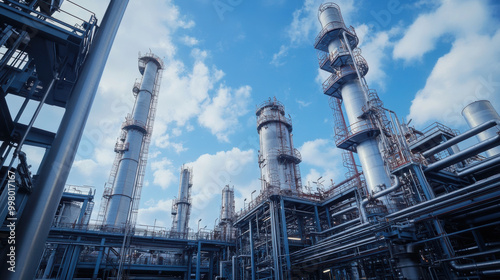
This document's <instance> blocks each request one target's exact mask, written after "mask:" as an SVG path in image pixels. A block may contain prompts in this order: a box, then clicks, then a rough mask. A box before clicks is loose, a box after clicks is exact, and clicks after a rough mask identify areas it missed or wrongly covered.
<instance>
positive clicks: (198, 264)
mask: <svg viewBox="0 0 500 280" xmlns="http://www.w3.org/2000/svg"><path fill="white" fill-rule="evenodd" d="M200 266H201V241H198V253H197V257H196V280H200V279H201V270H200V269H201V267H200Z"/></svg>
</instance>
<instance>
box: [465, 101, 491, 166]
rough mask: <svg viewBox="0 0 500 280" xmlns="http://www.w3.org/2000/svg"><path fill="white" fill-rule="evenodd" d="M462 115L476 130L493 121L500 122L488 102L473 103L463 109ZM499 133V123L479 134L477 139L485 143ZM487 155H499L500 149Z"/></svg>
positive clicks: (487, 152) (489, 151) (488, 152)
mask: <svg viewBox="0 0 500 280" xmlns="http://www.w3.org/2000/svg"><path fill="white" fill-rule="evenodd" d="M462 115H463V116H464V118H465V120H466V121H467V124H468V125H469V127H471V128H474V127H476V126H479V125H481V124H483V123H486V122H488V121H491V120H496V121H498V122H500V116H499V115H498V113H497V111H496V110H495V108H493V106H492V105H491V103H490V102H489V101H488V100H479V101H476V102H472V103H471V104H469V105H467V106H466V107H465V108H464V109H463V111H462ZM498 133H500V125H498V123H497V125H496V126H495V127H492V128H490V129H488V130H486V131H483V132H481V133H479V134H478V135H477V138H478V139H479V141H484V140H486V139H488V138H491V137H494V136H495V135H498ZM486 154H487V155H488V156H489V157H493V156H495V155H498V154H500V147H495V148H492V149H489V150H488V151H486Z"/></svg>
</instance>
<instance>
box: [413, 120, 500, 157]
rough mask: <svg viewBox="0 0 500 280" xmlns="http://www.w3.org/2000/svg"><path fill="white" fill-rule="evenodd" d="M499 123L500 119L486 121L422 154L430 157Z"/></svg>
mask: <svg viewBox="0 0 500 280" xmlns="http://www.w3.org/2000/svg"><path fill="white" fill-rule="evenodd" d="M497 125H500V121H498V120H491V121H489V122H485V123H483V124H481V125H478V126H476V127H474V128H471V129H469V130H468V131H466V132H464V133H462V134H460V135H457V136H455V137H453V138H451V139H450V140H448V141H446V142H444V143H443V144H441V145H439V146H436V147H434V148H432V149H430V150H428V151H426V152H424V153H422V155H423V156H424V157H426V158H427V157H430V156H432V155H434V154H437V153H439V152H441V151H443V150H445V149H447V148H449V147H451V146H453V145H455V144H458V143H460V142H462V141H464V140H465V139H469V138H471V137H472V136H474V135H477V134H478V133H480V132H483V131H485V130H487V129H489V128H492V127H494V126H497Z"/></svg>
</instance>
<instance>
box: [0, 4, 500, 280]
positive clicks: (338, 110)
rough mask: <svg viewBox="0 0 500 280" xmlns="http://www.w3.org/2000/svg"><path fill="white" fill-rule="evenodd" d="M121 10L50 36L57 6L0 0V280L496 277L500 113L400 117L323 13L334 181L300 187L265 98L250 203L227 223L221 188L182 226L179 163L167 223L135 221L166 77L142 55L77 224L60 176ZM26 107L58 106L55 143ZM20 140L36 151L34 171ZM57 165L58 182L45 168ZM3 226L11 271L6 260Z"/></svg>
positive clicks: (185, 196)
mask: <svg viewBox="0 0 500 280" xmlns="http://www.w3.org/2000/svg"><path fill="white" fill-rule="evenodd" d="M126 2H127V1H114V0H112V1H111V3H110V6H109V7H108V11H107V13H106V15H105V16H104V20H103V22H102V23H101V24H100V26H99V31H98V32H96V31H95V27H96V22H95V19H94V18H93V17H92V16H91V19H90V20H89V21H85V22H83V23H80V24H79V25H68V24H63V25H64V26H66V27H65V28H63V29H64V30H62V29H60V28H55V27H54V26H52V24H51V23H50V22H52V21H54V19H52V16H53V13H54V12H55V11H59V10H60V1H52V2H51V3H52V4H50V5H49V4H48V2H47V1H29V3H30V4H26V3H28V2H25V1H1V0H0V19H1V20H2V24H3V25H2V26H1V28H2V33H1V35H0V40H1V41H0V42H1V43H2V51H3V53H2V58H0V74H1V75H0V89H1V90H2V93H3V94H2V95H1V96H0V107H1V110H0V114H2V115H1V117H2V119H1V122H0V137H1V138H0V140H1V141H2V142H1V146H0V152H1V154H0V156H1V158H0V159H1V162H2V169H1V172H0V175H1V176H2V177H0V179H1V180H2V181H1V185H0V192H1V195H0V219H1V220H2V223H3V224H2V227H1V230H0V241H1V249H2V250H1V252H0V253H1V255H0V260H1V262H2V263H1V267H0V269H1V271H0V275H1V276H2V279H33V278H34V277H35V278H41V279H165V280H167V279H168V280H171V279H183V280H192V279H196V280H201V279H230V280H240V279H241V280H247V279H251V280H256V279H261V280H264V279H272V280H296V279H297V280H298V279H300V280H332V279H349V280H356V279H393V280H396V279H408V280H420V279H423V280H435V279H453V280H455V279H499V277H500V270H499V269H498V268H499V267H500V261H499V259H500V240H499V236H500V172H499V170H500V117H499V115H498V113H497V112H496V111H495V109H494V108H493V106H492V105H491V103H490V102H489V101H486V100H479V101H476V102H473V103H471V104H469V105H468V106H466V107H465V108H464V110H463V112H462V115H463V116H464V118H465V120H466V121H467V123H468V124H469V126H470V129H469V130H467V131H465V132H463V133H459V132H458V131H456V130H454V129H451V128H449V127H447V126H445V125H443V124H440V123H434V124H431V125H430V126H429V127H427V128H424V129H417V128H415V127H411V126H409V124H408V123H406V122H404V121H402V120H400V119H399V118H398V117H397V115H396V113H395V112H393V111H391V110H389V109H387V108H385V107H384V104H383V103H382V101H381V100H380V99H379V97H378V95H377V92H376V91H375V90H373V89H370V88H369V87H368V84H367V82H366V81H365V78H364V76H365V75H366V74H367V72H368V63H367V62H366V61H365V60H364V59H363V58H362V57H361V55H360V53H361V51H360V50H359V49H358V47H357V45H358V37H357V35H356V32H355V30H354V28H352V27H347V26H346V25H345V23H344V21H343V18H342V14H341V11H340V7H339V6H338V5H336V4H333V3H325V4H322V5H321V6H320V7H319V13H318V18H319V21H320V23H321V27H322V30H321V31H320V33H319V35H318V37H317V38H316V40H315V43H314V46H315V48H316V49H317V50H318V54H319V67H320V68H321V69H323V70H325V71H328V72H330V73H331V76H330V77H329V78H328V79H327V80H326V81H325V83H324V84H323V91H324V93H325V94H326V95H328V96H329V97H330V102H329V103H330V106H331V108H332V109H333V116H334V124H335V138H334V139H333V143H332V145H333V144H334V145H336V146H337V147H338V148H340V149H342V151H343V154H342V159H343V163H344V166H345V167H346V168H347V173H346V178H345V180H343V181H341V182H339V183H337V184H333V183H332V185H330V186H325V187H323V188H318V190H317V191H316V192H312V191H311V190H310V189H309V190H308V189H307V188H302V185H301V178H300V171H299V163H300V161H301V157H300V154H299V152H298V151H297V150H296V149H295V148H294V146H293V141H292V134H291V132H292V122H291V119H290V118H289V117H287V116H286V115H285V109H284V106H283V104H281V103H280V102H279V101H277V100H276V99H270V100H269V101H266V102H264V103H263V104H262V105H261V106H259V107H258V108H257V111H256V115H257V132H258V133H259V137H260V151H259V155H258V158H256V162H258V164H259V167H260V169H261V174H260V179H261V182H262V186H261V187H262V188H261V191H260V193H259V195H257V196H256V197H253V196H252V197H251V201H249V202H247V201H246V199H245V201H244V205H243V208H242V209H241V211H238V212H236V211H235V194H237V193H238V186H236V187H230V186H229V185H226V186H224V187H223V188H222V200H221V201H222V202H221V206H220V210H221V212H220V217H219V218H218V219H217V220H218V222H217V221H216V222H215V224H214V229H213V230H206V229H199V228H198V230H197V231H194V230H190V229H189V228H188V223H189V216H190V209H191V198H190V196H191V195H190V192H191V188H192V187H197V186H193V185H192V170H191V169H190V168H187V167H185V166H183V167H182V168H181V174H180V182H179V194H178V197H177V198H176V200H174V203H173V207H172V215H173V224H172V228H170V229H167V228H166V227H162V226H157V225H156V224H155V225H153V226H151V225H138V224H136V222H135V216H136V212H137V203H138V200H139V198H140V191H141V185H142V179H143V176H144V167H145V164H146V156H147V148H148V144H149V141H150V136H151V131H152V125H153V119H154V118H153V117H154V112H155V107H156V98H157V95H158V85H159V77H160V72H161V69H163V64H162V62H161V60H160V59H158V58H157V57H156V56H154V55H152V54H150V53H149V54H146V55H144V56H140V58H139V70H140V72H141V74H143V78H142V82H141V83H136V84H135V85H134V90H133V91H134V94H135V95H136V104H135V105H134V109H133V112H132V114H131V115H129V116H127V117H126V121H125V122H124V124H123V125H122V131H121V134H120V137H119V138H118V142H117V144H116V146H115V152H116V159H115V163H114V165H113V168H112V171H111V175H110V179H109V182H108V184H107V185H106V189H105V193H104V197H103V198H104V199H103V203H102V204H101V211H100V212H99V215H98V217H99V221H98V222H97V223H95V222H92V221H89V217H90V215H91V212H92V210H93V203H94V202H93V201H94V194H95V192H94V190H93V189H92V188H88V187H79V186H68V185H65V180H66V177H67V171H68V169H69V167H70V166H71V163H72V161H73V157H74V152H75V149H76V146H77V145H78V141H79V139H80V136H81V133H82V129H83V126H84V124H85V120H86V117H87V114H88V112H89V111H88V110H89V108H90V104H91V103H92V99H93V94H94V93H95V87H96V86H97V84H98V80H99V76H100V74H101V72H102V67H103V65H104V61H105V58H106V56H107V51H109V47H110V42H111V41H112V38H113V37H114V33H115V32H116V27H117V25H118V23H119V22H120V19H121V16H122V14H123V10H124V8H125V6H126ZM48 19H50V20H51V21H50V22H49V21H48ZM23 24H25V25H29V26H30V28H32V29H30V31H31V30H37V32H38V33H37V36H33V33H30V32H26V30H25V29H23ZM94 33H95V34H94ZM56 49H57V50H58V51H55V50H56ZM49 57H50V58H54V59H48V58H49ZM89 63H90V64H89ZM49 70H50V71H49ZM9 94H11V95H16V96H19V97H22V98H23V100H25V101H24V103H23V104H22V106H21V109H19V112H10V111H9V107H8V106H7V101H8V100H7V99H6V98H5V96H7V95H9ZM29 100H36V101H39V103H38V104H39V107H41V106H42V105H44V104H49V105H54V106H59V107H62V108H66V113H65V115H64V117H63V120H62V121H61V125H60V127H59V129H58V131H57V134H56V133H55V132H50V131H45V130H42V129H40V128H37V127H35V126H34V125H33V123H34V119H36V116H37V114H38V110H37V111H36V112H35V114H34V115H33V117H32V120H33V121H32V122H30V123H29V124H28V125H26V124H22V123H20V122H19V119H20V116H21V115H22V114H23V110H24V108H25V107H26V105H25V103H26V104H27V103H28V102H29ZM12 116H15V117H14V118H12ZM475 138H477V140H478V143H472V142H473V141H474V139H475ZM26 145H30V146H35V147H40V148H43V149H46V153H45V155H44V159H43V160H42V162H41V163H40V168H39V170H38V171H32V170H31V169H30V167H29V164H28V162H30V160H31V157H30V154H29V153H28V152H27V151H25V150H23V149H22V147H23V146H26ZM54 163H61V165H57V164H56V165H55V166H56V167H57V168H56V169H57V171H58V172H50V171H51V169H50V168H49V167H50V165H51V164H54ZM32 172H33V174H32ZM257 176H258V175H256V177H257ZM221 187H222V186H221ZM304 189H305V190H304ZM252 194H253V193H252ZM14 195H15V204H16V208H15V211H14V212H12V211H11V210H10V209H9V198H10V197H12V196H14ZM12 218H16V219H17V220H16V222H17V224H16V228H17V227H19V228H18V229H16V234H19V235H16V236H15V237H16V242H17V243H16V244H17V245H18V247H17V248H16V252H15V254H16V273H11V272H9V271H8V268H9V263H8V262H7V261H8V257H9V255H8V254H9V253H10V251H9V249H10V248H9V247H8V242H9V236H10V235H11V230H10V228H9V227H8V225H9V223H11V222H12ZM127 225H128V226H127ZM103 229H106V230H103ZM47 235H48V238H46V237H47ZM45 239H47V240H46V242H45ZM40 256H42V258H41V260H40ZM21 258H22V259H21Z"/></svg>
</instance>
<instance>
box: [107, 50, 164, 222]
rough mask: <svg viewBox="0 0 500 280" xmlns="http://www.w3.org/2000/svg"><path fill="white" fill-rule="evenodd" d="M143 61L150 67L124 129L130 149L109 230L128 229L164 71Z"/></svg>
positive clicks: (119, 176) (110, 209)
mask: <svg viewBox="0 0 500 280" xmlns="http://www.w3.org/2000/svg"><path fill="white" fill-rule="evenodd" d="M141 59H143V61H146V63H145V67H144V69H140V70H141V72H142V73H143V77H142V82H141V86H140V89H139V92H138V93H137V96H136V101H135V104H134V108H133V111H132V114H131V117H130V116H129V117H127V118H126V121H125V123H124V124H123V129H124V130H125V131H126V137H125V142H124V143H126V146H127V148H126V149H125V150H124V151H123V155H122V157H121V160H120V162H119V163H118V169H117V173H116V178H115V181H114V183H113V192H112V194H111V196H110V198H109V204H108V207H107V211H106V217H105V222H104V225H105V226H106V227H112V228H123V227H124V226H125V224H126V222H127V218H128V215H129V212H130V210H131V207H130V206H131V204H132V202H133V199H134V195H135V194H134V189H135V187H136V185H137V182H136V181H137V177H138V172H137V171H138V167H139V161H140V159H141V150H142V145H143V142H144V136H145V135H146V133H147V129H146V123H147V121H148V117H149V110H150V107H151V100H152V94H153V90H154V86H155V80H156V76H157V74H158V71H159V69H160V67H161V66H160V65H159V62H158V61H156V60H155V59H148V57H143V58H141Z"/></svg>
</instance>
